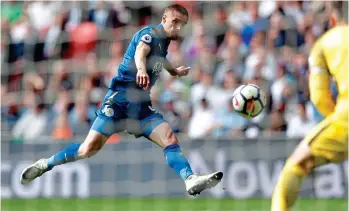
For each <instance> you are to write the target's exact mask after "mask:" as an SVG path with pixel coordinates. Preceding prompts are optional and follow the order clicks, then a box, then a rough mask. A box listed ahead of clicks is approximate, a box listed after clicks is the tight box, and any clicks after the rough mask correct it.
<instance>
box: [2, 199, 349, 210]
mask: <svg viewBox="0 0 349 211" xmlns="http://www.w3.org/2000/svg"><path fill="white" fill-rule="evenodd" d="M347 203H348V200H345V199H333V200H320V199H302V200H299V201H297V204H296V206H295V207H294V209H293V211H315V210H316V211H347V210H348V204H347ZM1 210H2V211H109V210H110V211H118V210H122V211H269V210H270V200H268V199H249V200H234V199H211V198H196V199H179V198H144V199H135V198H124V199H123V198H116V199H113V198H91V199H28V200H25V199H6V200H5V199H4V200H1Z"/></svg>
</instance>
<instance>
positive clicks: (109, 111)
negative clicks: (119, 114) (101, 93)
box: [102, 106, 114, 117]
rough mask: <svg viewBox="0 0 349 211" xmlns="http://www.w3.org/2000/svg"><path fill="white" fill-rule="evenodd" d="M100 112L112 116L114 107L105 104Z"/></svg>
mask: <svg viewBox="0 0 349 211" xmlns="http://www.w3.org/2000/svg"><path fill="white" fill-rule="evenodd" d="M102 112H103V113H104V114H105V115H106V116H107V117H112V116H114V109H113V108H111V107H109V106H105V107H104V108H103V110H102Z"/></svg>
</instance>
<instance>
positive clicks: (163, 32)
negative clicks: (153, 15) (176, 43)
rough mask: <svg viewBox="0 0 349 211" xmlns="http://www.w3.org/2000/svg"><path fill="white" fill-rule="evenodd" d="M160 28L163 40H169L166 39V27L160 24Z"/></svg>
mask: <svg viewBox="0 0 349 211" xmlns="http://www.w3.org/2000/svg"><path fill="white" fill-rule="evenodd" d="M158 28H159V29H160V30H159V31H160V33H161V36H162V37H163V38H165V39H168V38H166V32H165V29H164V26H163V25H162V23H160V24H159V25H158Z"/></svg>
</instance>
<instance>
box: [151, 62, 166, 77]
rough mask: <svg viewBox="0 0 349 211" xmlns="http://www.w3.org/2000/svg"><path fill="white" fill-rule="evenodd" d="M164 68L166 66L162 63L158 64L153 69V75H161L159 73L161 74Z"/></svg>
mask: <svg viewBox="0 0 349 211" xmlns="http://www.w3.org/2000/svg"><path fill="white" fill-rule="evenodd" d="M163 66H164V64H163V63H162V62H156V63H155V65H154V67H153V73H154V74H155V75H159V73H160V72H161V70H162V68H163Z"/></svg>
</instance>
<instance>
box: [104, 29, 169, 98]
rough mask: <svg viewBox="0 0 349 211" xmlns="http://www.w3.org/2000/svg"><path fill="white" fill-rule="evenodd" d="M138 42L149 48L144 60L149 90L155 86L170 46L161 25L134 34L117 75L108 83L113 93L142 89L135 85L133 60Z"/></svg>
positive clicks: (135, 69) (135, 70) (135, 73)
mask: <svg viewBox="0 0 349 211" xmlns="http://www.w3.org/2000/svg"><path fill="white" fill-rule="evenodd" d="M139 42H144V43H145V44H147V45H149V46H150V48H151V50H150V53H149V54H148V56H147V58H146V69H147V73H148V75H149V78H150V88H151V87H152V86H153V85H154V84H155V82H156V80H157V79H158V76H159V73H160V72H161V70H162V68H163V64H164V60H165V58H166V55H167V49H168V46H169V44H170V40H169V39H166V36H165V31H164V28H163V26H162V24H159V25H157V26H147V27H145V28H143V29H141V30H139V31H138V32H136V33H135V35H134V36H133V37H132V40H131V41H130V44H129V45H128V48H127V50H126V53H125V55H124V59H123V60H122V63H121V64H120V65H119V67H118V68H117V75H116V76H115V77H114V78H113V79H112V81H111V82H110V85H109V88H110V89H112V90H114V91H123V90H126V89H127V88H130V87H132V88H136V89H142V88H140V87H138V86H137V84H136V75H137V67H136V64H135V59H134V56H135V52H136V48H137V45H138V44H139ZM150 88H149V89H148V91H147V92H149V90H150Z"/></svg>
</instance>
